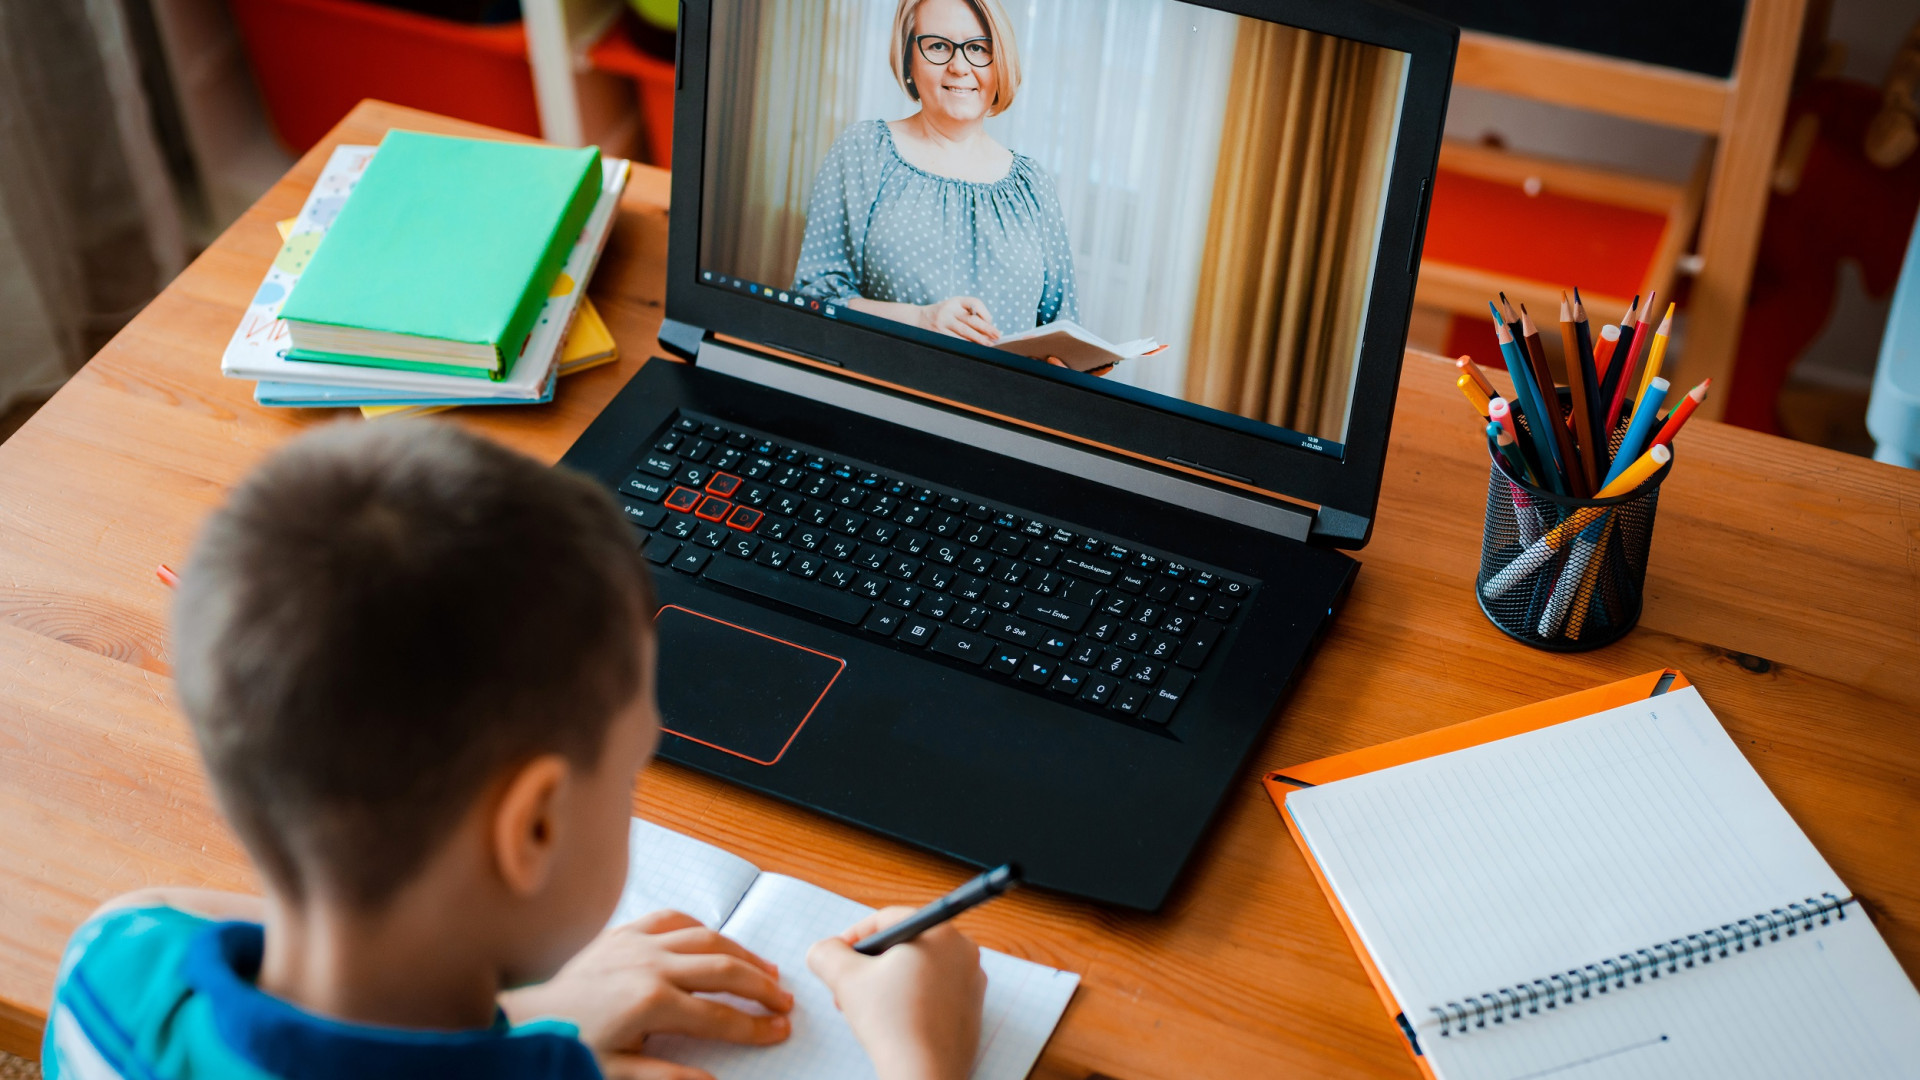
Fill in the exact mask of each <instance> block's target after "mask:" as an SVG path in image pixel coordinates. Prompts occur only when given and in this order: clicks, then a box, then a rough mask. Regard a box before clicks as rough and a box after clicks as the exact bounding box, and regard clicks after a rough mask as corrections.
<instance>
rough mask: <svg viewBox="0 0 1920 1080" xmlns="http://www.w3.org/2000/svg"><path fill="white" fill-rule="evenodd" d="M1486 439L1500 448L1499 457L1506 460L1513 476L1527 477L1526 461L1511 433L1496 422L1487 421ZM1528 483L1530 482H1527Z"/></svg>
mask: <svg viewBox="0 0 1920 1080" xmlns="http://www.w3.org/2000/svg"><path fill="white" fill-rule="evenodd" d="M1487 438H1489V439H1492V440H1493V444H1494V445H1495V446H1497V447H1499V448H1500V456H1501V457H1503V458H1506V459H1507V465H1508V466H1509V467H1510V468H1511V469H1512V470H1513V475H1514V476H1515V477H1519V478H1524V477H1525V476H1526V475H1527V460H1526V459H1525V458H1523V457H1521V456H1520V444H1519V442H1517V441H1516V440H1515V439H1514V437H1513V432H1511V431H1508V430H1507V429H1506V428H1504V427H1502V426H1500V424H1499V422H1498V421H1488V423H1487ZM1528 483H1532V481H1531V480H1529V481H1528Z"/></svg>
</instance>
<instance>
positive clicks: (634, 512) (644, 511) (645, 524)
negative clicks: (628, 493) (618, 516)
mask: <svg viewBox="0 0 1920 1080" xmlns="http://www.w3.org/2000/svg"><path fill="white" fill-rule="evenodd" d="M619 502H620V512H621V513H622V514H624V515H626V518H627V520H628V521H631V522H633V523H634V524H635V525H638V526H640V527H641V528H643V529H657V528H659V527H660V523H661V522H663V521H665V520H667V511H666V508H665V507H660V506H648V505H647V504H646V503H641V502H635V501H633V500H632V499H629V498H626V497H624V496H622V497H621V498H620V500H619Z"/></svg>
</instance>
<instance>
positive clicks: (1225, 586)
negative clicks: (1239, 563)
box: [1214, 578, 1252, 600]
mask: <svg viewBox="0 0 1920 1080" xmlns="http://www.w3.org/2000/svg"><path fill="white" fill-rule="evenodd" d="M1214 591H1216V592H1218V593H1219V594H1220V595H1221V596H1224V597H1226V598H1227V599H1229V600H1245V599H1246V598H1247V594H1248V593H1249V592H1251V591H1252V590H1251V589H1249V588H1248V587H1247V585H1246V584H1245V583H1244V582H1239V581H1231V580H1229V579H1227V578H1221V579H1220V586H1219V588H1218V589H1216V590H1214Z"/></svg>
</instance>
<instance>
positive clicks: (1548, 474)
mask: <svg viewBox="0 0 1920 1080" xmlns="http://www.w3.org/2000/svg"><path fill="white" fill-rule="evenodd" d="M1487 309H1488V310H1490V311H1492V312H1493V331H1494V336H1495V337H1496V338H1498V339H1499V341H1500V355H1501V356H1502V357H1503V358H1505V360H1506V362H1507V374H1508V375H1510V376H1512V378H1513V393H1514V398H1515V400H1516V401H1517V402H1518V404H1519V406H1520V412H1519V415H1517V416H1515V417H1514V423H1516V424H1517V423H1519V422H1520V421H1521V420H1525V421H1526V422H1527V434H1528V435H1529V436H1530V437H1531V439H1532V441H1533V449H1534V454H1535V464H1537V465H1539V466H1540V479H1541V480H1543V481H1545V482H1546V487H1547V489H1548V490H1549V491H1552V492H1553V493H1554V494H1555V495H1565V494H1566V493H1567V486H1566V483H1565V482H1564V481H1563V480H1562V479H1561V474H1562V469H1561V465H1560V461H1559V459H1558V458H1557V457H1556V456H1555V455H1556V454H1557V453H1558V451H1557V450H1556V449H1555V444H1554V441H1553V434H1552V433H1551V432H1550V431H1548V430H1547V429H1548V427H1549V425H1550V423H1551V422H1550V421H1549V420H1547V417H1548V416H1549V415H1552V416H1558V415H1559V410H1557V409H1556V410H1555V411H1554V412H1553V413H1551V414H1549V413H1548V412H1547V411H1546V409H1545V408H1544V407H1542V406H1541V404H1540V396H1539V394H1538V393H1537V389H1538V388H1537V387H1535V386H1534V385H1533V372H1532V371H1530V370H1528V367H1527V359H1526V357H1525V356H1524V355H1522V354H1521V352H1520V343H1519V342H1517V341H1515V340H1514V339H1513V334H1512V333H1511V332H1510V331H1509V330H1508V329H1507V324H1506V322H1505V321H1504V320H1502V319H1501V318H1500V309H1499V308H1496V307H1494V306H1493V305H1492V304H1488V305H1487Z"/></svg>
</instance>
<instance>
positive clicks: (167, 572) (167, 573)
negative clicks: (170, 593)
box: [153, 563, 180, 589]
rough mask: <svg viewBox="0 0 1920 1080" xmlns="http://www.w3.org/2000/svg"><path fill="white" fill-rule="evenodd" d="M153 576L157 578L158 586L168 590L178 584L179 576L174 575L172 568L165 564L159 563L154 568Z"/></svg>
mask: <svg viewBox="0 0 1920 1080" xmlns="http://www.w3.org/2000/svg"><path fill="white" fill-rule="evenodd" d="M153 576H154V577H157V578H159V579H160V584H162V585H165V586H166V587H167V588H169V589H171V588H174V587H176V586H178V585H179V584H180V575H179V574H176V573H174V572H173V567H171V566H168V565H167V564H166V563H161V564H160V565H159V566H156V567H154V568H153Z"/></svg>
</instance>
